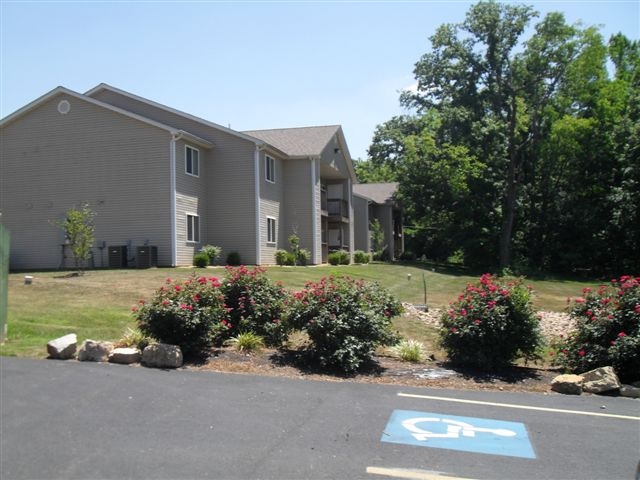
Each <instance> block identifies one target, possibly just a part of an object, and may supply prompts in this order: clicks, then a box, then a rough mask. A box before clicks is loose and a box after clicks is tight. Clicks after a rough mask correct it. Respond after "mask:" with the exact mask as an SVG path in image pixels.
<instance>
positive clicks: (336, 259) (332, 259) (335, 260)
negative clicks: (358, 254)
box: [328, 250, 351, 265]
mask: <svg viewBox="0 0 640 480" xmlns="http://www.w3.org/2000/svg"><path fill="white" fill-rule="evenodd" d="M328 260H329V263H330V264H331V265H349V263H351V259H350V258H349V252H346V251H344V250H338V251H336V252H331V253H330V254H329V258H328Z"/></svg>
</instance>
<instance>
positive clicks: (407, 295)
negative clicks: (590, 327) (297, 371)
mask: <svg viewBox="0 0 640 480" xmlns="http://www.w3.org/2000/svg"><path fill="white" fill-rule="evenodd" d="M193 271H196V272H198V274H203V273H205V274H206V275H207V276H217V277H224V275H225V270H224V268H222V267H213V268H208V269H206V271H205V270H202V269H189V268H175V269H169V268H166V269H165V268H160V269H149V270H96V271H89V272H87V273H86V274H85V275H83V276H75V277H74V276H68V275H66V274H67V272H35V273H24V272H23V273H13V274H10V275H9V308H8V340H7V342H6V343H5V344H4V345H2V346H0V355H18V356H29V357H45V356H46V343H47V342H48V341H49V340H51V339H53V338H56V337H59V336H61V335H65V334H67V333H71V332H75V333H76V334H77V335H78V340H79V342H82V341H83V340H84V339H87V338H91V339H93V340H112V341H113V340H117V339H119V338H121V337H122V334H123V332H124V331H125V329H126V327H133V326H135V325H134V321H133V316H132V314H131V307H132V306H134V305H135V304H136V303H137V302H138V300H139V299H142V298H149V297H150V296H151V295H152V294H153V292H154V291H155V290H156V289H157V288H158V287H160V286H161V285H163V284H164V282H165V280H166V279H167V278H173V279H178V280H184V279H186V278H187V277H189V275H191V274H192V272H193ZM267 271H268V275H269V277H270V278H271V279H272V280H273V281H281V282H282V283H283V284H284V285H285V287H287V288H288V289H291V290H296V289H299V288H301V287H303V286H304V284H305V283H306V282H308V281H317V280H319V279H320V278H322V277H323V276H327V275H348V276H351V277H353V278H358V279H360V278H362V279H364V280H367V281H377V282H379V283H380V284H381V285H382V286H383V287H385V288H387V289H388V290H389V291H391V293H392V294H393V295H395V296H396V298H398V299H399V300H401V301H403V302H410V303H424V289H423V282H422V278H423V277H422V276H423V275H424V278H425V280H426V284H427V303H428V305H429V307H430V308H439V307H444V306H446V305H447V304H448V303H449V302H450V301H452V300H454V299H455V298H456V297H457V296H458V295H459V294H460V293H461V292H462V290H463V289H464V287H465V286H466V284H467V283H469V282H475V281H477V279H478V276H475V275H469V274H466V273H464V272H456V271H453V272H452V271H450V270H446V269H444V268H443V267H438V266H429V267H428V268H424V267H423V268H419V267H417V266H409V265H401V264H393V265H387V264H377V263H376V264H369V265H350V266H340V267H332V266H321V267H270V268H268V270H267ZM27 274H28V275H32V276H33V277H34V280H33V283H32V284H31V285H25V283H24V276H25V275H27ZM409 275H410V277H409ZM529 283H530V284H531V285H532V286H533V288H534V292H535V297H534V299H535V307H536V308H537V309H540V310H553V311H562V310H563V309H564V307H565V305H566V298H567V297H575V296H579V295H580V294H581V291H582V288H583V287H585V286H593V285H596V283H594V282H578V281H568V280H532V281H530V282H529ZM401 322H404V324H402V325H400V326H399V330H400V331H401V333H403V334H405V335H411V336H412V337H413V338H416V337H421V336H423V337H433V332H429V331H421V327H422V325H421V324H420V323H419V322H417V321H412V320H411V319H405V320H396V324H398V323H401Z"/></svg>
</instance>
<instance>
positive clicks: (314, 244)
mask: <svg viewBox="0 0 640 480" xmlns="http://www.w3.org/2000/svg"><path fill="white" fill-rule="evenodd" d="M311 212H312V215H311V231H312V232H313V234H312V235H313V236H312V237H311V238H312V241H311V258H312V259H313V261H312V262H313V263H314V264H316V263H322V262H321V261H320V262H318V258H317V254H318V239H319V238H321V237H322V232H318V215H319V214H320V211H319V208H318V198H317V196H316V159H315V158H312V159H311Z"/></svg>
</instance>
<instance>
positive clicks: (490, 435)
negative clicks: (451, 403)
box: [381, 410, 536, 458]
mask: <svg viewBox="0 0 640 480" xmlns="http://www.w3.org/2000/svg"><path fill="white" fill-rule="evenodd" d="M381 440H382V441H383V442H390V443H404V444H407V445H417V446H421V447H431V448H445V449H449V450H460V451H463V452H476V453H489V454H493V455H504V456H509V457H522V458H536V455H535V453H534V452H533V447H532V446H531V442H530V441H529V435H528V434H527V429H526V428H525V426H524V424H523V423H517V422H505V421H501V420H491V419H487V418H473V417H458V416H455V415H447V414H442V413H431V412H415V411H411V410H394V412H393V414H392V415H391V418H390V419H389V422H388V423H387V427H386V429H385V431H384V433H383V434H382V438H381Z"/></svg>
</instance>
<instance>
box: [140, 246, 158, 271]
mask: <svg viewBox="0 0 640 480" xmlns="http://www.w3.org/2000/svg"><path fill="white" fill-rule="evenodd" d="M136 266H137V267H138V268H151V267H157V266H158V247H150V246H147V245H145V246H144V247H136Z"/></svg>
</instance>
